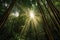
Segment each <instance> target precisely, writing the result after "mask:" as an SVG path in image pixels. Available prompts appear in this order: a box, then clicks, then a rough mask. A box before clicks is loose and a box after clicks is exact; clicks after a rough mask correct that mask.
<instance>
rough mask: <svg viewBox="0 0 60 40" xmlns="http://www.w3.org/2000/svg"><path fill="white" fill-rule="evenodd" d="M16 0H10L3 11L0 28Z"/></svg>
mask: <svg viewBox="0 0 60 40" xmlns="http://www.w3.org/2000/svg"><path fill="white" fill-rule="evenodd" d="M15 2H16V0H12V3H11V4H10V6H9V8H8V9H7V10H6V11H5V13H4V14H3V15H2V17H1V18H0V28H1V27H2V26H3V25H4V23H5V21H6V20H7V18H8V16H9V14H10V12H11V10H12V8H13V6H14V4H15Z"/></svg>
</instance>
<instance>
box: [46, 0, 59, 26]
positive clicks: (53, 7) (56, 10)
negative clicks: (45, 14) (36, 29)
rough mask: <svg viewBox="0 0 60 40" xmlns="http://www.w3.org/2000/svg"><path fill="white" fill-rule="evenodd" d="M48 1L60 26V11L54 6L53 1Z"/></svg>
mask: <svg viewBox="0 0 60 40" xmlns="http://www.w3.org/2000/svg"><path fill="white" fill-rule="evenodd" d="M46 1H47V4H48V6H49V7H50V9H51V11H52V12H53V14H54V16H55V18H56V20H57V22H58V24H59V25H60V11H59V10H58V9H57V8H56V7H55V6H54V5H53V3H52V1H51V0H46Z"/></svg>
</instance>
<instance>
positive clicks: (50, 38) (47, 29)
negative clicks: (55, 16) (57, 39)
mask: <svg viewBox="0 0 60 40" xmlns="http://www.w3.org/2000/svg"><path fill="white" fill-rule="evenodd" d="M37 3H38V8H39V10H40V13H41V15H42V19H43V22H44V24H45V27H44V29H45V32H46V33H47V35H48V37H49V40H54V38H53V33H52V32H51V30H50V29H49V27H50V26H49V24H48V22H47V20H46V18H45V15H44V11H43V9H42V7H41V5H40V3H39V0H37Z"/></svg>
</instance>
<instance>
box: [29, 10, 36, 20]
mask: <svg viewBox="0 0 60 40" xmlns="http://www.w3.org/2000/svg"><path fill="white" fill-rule="evenodd" d="M29 13H30V18H31V19H34V17H35V15H34V11H33V10H30V12H29Z"/></svg>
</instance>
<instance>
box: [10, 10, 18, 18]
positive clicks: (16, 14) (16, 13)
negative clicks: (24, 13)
mask: <svg viewBox="0 0 60 40" xmlns="http://www.w3.org/2000/svg"><path fill="white" fill-rule="evenodd" d="M11 15H13V16H15V17H18V16H19V12H17V11H16V12H15V13H12V14H11Z"/></svg>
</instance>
